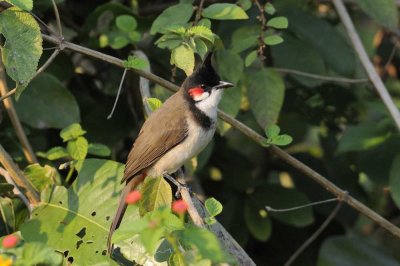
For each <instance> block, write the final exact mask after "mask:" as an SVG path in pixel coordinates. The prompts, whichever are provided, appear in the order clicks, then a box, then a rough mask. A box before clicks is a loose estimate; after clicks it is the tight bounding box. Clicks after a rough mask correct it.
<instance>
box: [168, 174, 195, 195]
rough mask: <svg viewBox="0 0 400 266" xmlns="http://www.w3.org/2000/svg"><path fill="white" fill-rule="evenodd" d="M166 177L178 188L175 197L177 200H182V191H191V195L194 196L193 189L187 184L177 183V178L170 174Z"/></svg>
mask: <svg viewBox="0 0 400 266" xmlns="http://www.w3.org/2000/svg"><path fill="white" fill-rule="evenodd" d="M164 177H165V178H166V179H168V180H169V181H171V182H172V183H173V184H174V185H175V186H176V192H175V197H176V198H178V199H179V198H181V191H182V189H187V190H188V191H189V194H192V188H191V187H190V186H188V185H187V184H182V183H180V182H179V181H177V180H176V179H175V178H173V177H172V176H170V175H169V174H164Z"/></svg>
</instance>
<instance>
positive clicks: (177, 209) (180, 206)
mask: <svg viewBox="0 0 400 266" xmlns="http://www.w3.org/2000/svg"><path fill="white" fill-rule="evenodd" d="M187 209H188V206H187V204H186V202H185V201H184V200H177V201H174V202H173V203H172V211H173V212H174V213H176V214H184V213H185V212H186V211H187Z"/></svg>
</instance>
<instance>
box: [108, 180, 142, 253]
mask: <svg viewBox="0 0 400 266" xmlns="http://www.w3.org/2000/svg"><path fill="white" fill-rule="evenodd" d="M143 178H144V177H142V176H136V177H134V178H132V179H131V180H129V182H128V183H127V184H126V186H125V187H124V189H123V190H122V193H121V198H120V200H119V204H118V209H117V212H116V213H115V215H114V218H113V221H112V223H111V226H110V231H109V232H108V238H107V250H108V254H110V255H111V254H112V251H113V247H114V245H113V243H112V242H111V238H112V235H113V233H114V231H115V230H116V229H117V228H118V227H119V225H120V223H121V221H122V218H123V217H124V214H125V211H126V207H127V205H126V203H125V198H126V196H127V195H128V194H129V192H131V191H132V190H134V189H135V188H136V187H137V186H138V185H139V183H141V182H142V181H143Z"/></svg>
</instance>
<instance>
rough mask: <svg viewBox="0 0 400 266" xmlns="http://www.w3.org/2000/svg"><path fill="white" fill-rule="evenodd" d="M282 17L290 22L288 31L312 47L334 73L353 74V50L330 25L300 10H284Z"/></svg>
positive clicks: (354, 60)
mask: <svg viewBox="0 0 400 266" xmlns="http://www.w3.org/2000/svg"><path fill="white" fill-rule="evenodd" d="M283 15H285V16H286V17H287V18H288V20H289V21H290V25H289V30H290V31H292V32H293V33H294V34H295V35H296V36H298V37H299V38H300V39H302V40H304V41H306V42H307V44H310V45H311V46H312V47H314V48H315V49H316V50H317V51H318V52H319V53H320V54H321V56H322V57H323V58H324V60H325V62H326V63H327V64H329V66H331V67H332V69H333V70H334V71H335V72H337V73H339V74H342V75H352V74H353V72H354V70H355V62H356V59H355V56H354V52H353V49H352V48H351V47H350V46H349V44H348V42H347V41H346V39H345V37H344V36H343V35H342V34H340V33H339V31H338V30H336V29H335V28H334V27H333V26H332V25H331V24H329V23H328V22H327V21H325V20H323V19H320V18H317V17H315V16H314V15H312V14H310V13H308V12H305V11H302V10H301V9H300V8H296V9H295V8H292V9H289V10H285V11H284V12H283ZM316 36H318V38H317V37H316Z"/></svg>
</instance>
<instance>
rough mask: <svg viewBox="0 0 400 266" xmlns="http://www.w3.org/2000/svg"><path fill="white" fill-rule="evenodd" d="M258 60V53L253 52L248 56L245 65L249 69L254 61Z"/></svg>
mask: <svg viewBox="0 0 400 266" xmlns="http://www.w3.org/2000/svg"><path fill="white" fill-rule="evenodd" d="M256 58H257V51H251V52H250V53H249V54H248V55H247V56H246V59H245V60H244V65H245V66H246V67H249V66H250V65H251V64H253V62H254V60H256Z"/></svg>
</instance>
